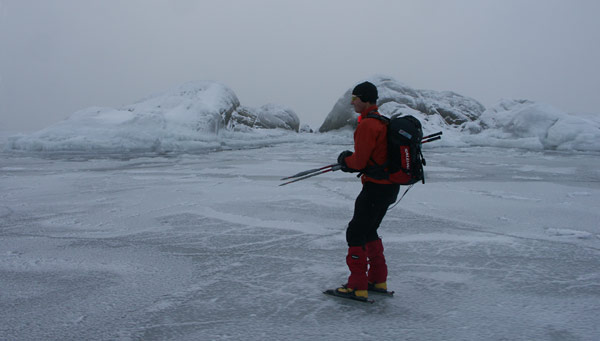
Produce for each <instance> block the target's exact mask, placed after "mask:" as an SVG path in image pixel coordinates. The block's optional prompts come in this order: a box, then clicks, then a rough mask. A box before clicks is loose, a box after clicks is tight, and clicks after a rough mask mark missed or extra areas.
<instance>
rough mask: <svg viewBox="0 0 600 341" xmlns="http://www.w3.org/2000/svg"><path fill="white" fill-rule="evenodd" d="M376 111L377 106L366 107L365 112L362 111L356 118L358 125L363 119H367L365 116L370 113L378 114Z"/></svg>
mask: <svg viewBox="0 0 600 341" xmlns="http://www.w3.org/2000/svg"><path fill="white" fill-rule="evenodd" d="M378 110H379V108H378V107H377V105H372V106H370V107H367V108H366V109H365V110H363V111H362V112H361V113H360V116H358V123H360V121H362V119H363V118H365V117H367V115H368V114H370V113H372V112H375V113H376V114H379V112H378Z"/></svg>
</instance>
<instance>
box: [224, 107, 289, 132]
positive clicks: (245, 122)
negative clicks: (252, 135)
mask: <svg viewBox="0 0 600 341" xmlns="http://www.w3.org/2000/svg"><path fill="white" fill-rule="evenodd" d="M226 123H227V127H228V128H229V129H232V130H242V131H245V130H248V128H263V129H276V128H281V129H286V130H293V131H296V132H298V131H299V129H300V119H299V118H298V115H297V114H296V113H295V112H294V111H293V110H292V109H290V108H288V107H285V106H282V105H277V104H266V105H263V106H262V107H260V108H251V107H246V106H240V107H239V108H238V109H237V110H236V111H235V112H233V113H232V115H230V116H228V117H226Z"/></svg>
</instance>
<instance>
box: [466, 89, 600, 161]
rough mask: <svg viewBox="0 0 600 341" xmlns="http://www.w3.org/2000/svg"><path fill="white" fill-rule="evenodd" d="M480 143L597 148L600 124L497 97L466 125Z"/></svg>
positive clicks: (546, 105)
mask: <svg viewBox="0 0 600 341" xmlns="http://www.w3.org/2000/svg"><path fill="white" fill-rule="evenodd" d="M465 128H466V130H468V131H470V132H471V133H475V134H476V137H474V138H471V139H469V138H468V137H465V139H467V140H471V141H474V142H476V143H477V144H481V145H489V144H492V145H496V146H505V147H525V148H529V149H547V150H581V151H600V124H598V121H597V120H591V119H588V118H586V117H585V116H579V115H573V114H568V113H565V112H563V111H561V110H559V109H557V108H555V107H553V106H551V105H548V104H545V103H539V102H533V101H529V100H506V99H505V100H500V101H499V102H498V103H497V104H495V105H493V106H491V107H490V108H488V109H487V110H486V111H485V112H484V113H483V114H482V115H481V117H480V118H479V120H478V121H476V122H472V123H470V124H468V125H465Z"/></svg>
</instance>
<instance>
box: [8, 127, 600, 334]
mask: <svg viewBox="0 0 600 341" xmlns="http://www.w3.org/2000/svg"><path fill="white" fill-rule="evenodd" d="M297 135H299V136H302V139H298V140H295V141H293V143H285V141H280V140H278V139H277V138H275V139H271V140H270V141H271V144H272V146H266V145H267V144H268V143H266V141H269V139H267V138H265V146H263V147H261V148H254V149H244V150H225V151H220V152H207V153H200V154H177V155H173V156H169V157H164V156H163V157H139V155H132V156H131V157H127V156H126V155H121V158H99V157H98V156H97V155H96V154H90V155H87V156H86V155H85V154H78V155H76V156H72V155H71V156H70V155H50V154H47V155H43V157H33V156H32V155H17V154H14V153H12V152H11V153H4V154H2V155H0V156H1V158H0V188H1V191H0V288H1V290H0V307H1V309H0V321H1V322H0V335H1V337H0V338H2V339H7V340H42V339H43V340H75V339H77V340H223V339H228V340H371V339H372V340H386V339H405V340H597V338H598V335H600V237H599V236H600V226H599V224H598V221H600V212H599V211H598V202H600V185H599V184H600V181H599V180H600V171H599V169H600V167H599V166H600V161H599V160H600V159H599V158H598V155H597V154H592V153H575V154H573V153H567V152H560V151H526V150H522V149H520V150H517V149H501V148H490V147H465V148H460V147H439V146H441V145H438V147H435V146H433V144H432V146H429V147H428V149H427V150H426V151H425V156H426V158H427V160H428V166H427V167H426V172H427V183H426V184H425V185H422V184H417V185H415V187H414V188H412V189H411V190H410V191H409V192H408V194H407V196H406V197H405V198H404V199H403V200H402V201H401V202H400V204H399V205H398V206H396V207H395V208H394V209H392V210H390V211H389V213H388V215H387V217H386V218H385V220H384V222H383V224H382V227H381V229H380V234H381V236H382V238H383V241H384V245H385V248H386V249H385V253H386V256H387V260H388V265H389V272H390V277H389V282H388V283H389V287H390V288H391V289H392V290H395V291H396V295H395V297H394V298H386V297H378V296H375V295H373V298H374V299H376V303H375V304H372V305H365V304H362V303H359V302H347V301H343V300H341V299H336V298H333V297H327V296H325V295H323V294H322V293H321V291H323V290H324V289H327V288H332V287H335V286H338V285H340V284H342V283H344V282H345V281H346V279H347V269H346V265H345V254H346V245H345V238H344V231H345V225H346V223H347V222H348V221H349V219H350V218H351V215H352V210H353V201H354V198H355V197H356V195H357V194H358V192H359V191H360V182H359V180H358V179H356V177H354V176H353V175H350V174H346V173H341V172H334V173H328V174H326V175H321V176H317V177H313V178H311V179H308V180H304V181H302V182H298V183H295V184H291V185H288V186H284V187H279V186H277V185H278V184H279V183H280V181H279V179H280V178H281V177H283V176H286V175H290V174H294V173H297V172H299V171H301V170H305V169H311V168H315V167H318V166H321V165H325V164H329V163H331V161H332V160H335V158H336V156H337V154H338V153H339V151H341V150H344V149H348V147H349V143H350V141H351V134H350V133H348V134H346V135H343V134H339V135H327V134H325V135H322V134H297Z"/></svg>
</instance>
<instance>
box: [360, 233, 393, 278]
mask: <svg viewBox="0 0 600 341" xmlns="http://www.w3.org/2000/svg"><path fill="white" fill-rule="evenodd" d="M365 247H366V249H367V257H368V259H369V273H368V282H369V283H371V284H380V285H385V284H386V281H387V275H388V270H387V265H386V264H385V256H384V255H383V244H382V243H381V239H377V240H374V241H371V242H368V243H367V244H366V245H365Z"/></svg>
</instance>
